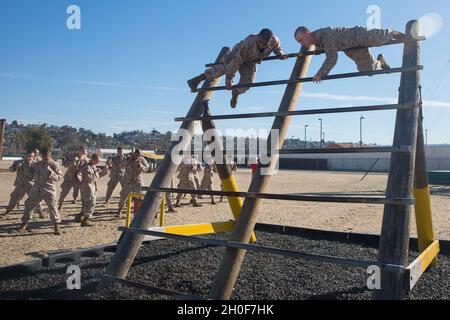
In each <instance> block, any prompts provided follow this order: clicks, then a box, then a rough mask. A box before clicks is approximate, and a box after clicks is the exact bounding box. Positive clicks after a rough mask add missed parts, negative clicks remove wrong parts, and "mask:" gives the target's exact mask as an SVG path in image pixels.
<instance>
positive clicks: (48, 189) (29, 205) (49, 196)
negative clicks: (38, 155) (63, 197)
mask: <svg viewBox="0 0 450 320" xmlns="http://www.w3.org/2000/svg"><path fill="white" fill-rule="evenodd" d="M33 169H34V185H33V187H32V188H31V190H30V193H29V197H28V199H27V200H26V201H25V210H24V213H23V217H22V223H23V224H27V223H28V222H29V221H30V216H31V210H33V208H35V207H36V206H37V205H38V204H39V202H41V201H42V200H44V201H45V203H46V204H47V207H48V211H49V213H50V220H51V221H52V222H53V223H60V222H61V217H60V216H59V213H58V209H57V208H56V187H55V183H56V182H57V181H59V180H61V177H62V171H61V168H60V167H59V164H58V163H57V162H56V161H55V160H50V162H49V163H48V164H47V163H45V162H44V161H39V162H35V163H33Z"/></svg>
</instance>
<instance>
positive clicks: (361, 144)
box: [359, 116, 365, 148]
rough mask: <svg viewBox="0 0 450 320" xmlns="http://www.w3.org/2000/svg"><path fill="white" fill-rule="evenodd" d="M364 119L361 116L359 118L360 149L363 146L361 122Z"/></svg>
mask: <svg viewBox="0 0 450 320" xmlns="http://www.w3.org/2000/svg"><path fill="white" fill-rule="evenodd" d="M364 119H365V118H364V117H363V116H361V117H360V118H359V146H360V147H361V148H362V146H363V138H362V121H363V120H364Z"/></svg>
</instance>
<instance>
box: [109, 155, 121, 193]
mask: <svg viewBox="0 0 450 320" xmlns="http://www.w3.org/2000/svg"><path fill="white" fill-rule="evenodd" d="M124 160H125V156H124V155H118V154H116V155H115V156H114V157H112V158H109V159H108V161H107V162H106V165H107V166H108V167H111V174H110V175H109V181H108V190H107V191H106V202H108V201H109V199H110V198H111V195H112V193H113V191H114V189H115V188H116V186H117V184H118V183H119V182H120V184H121V185H122V179H123V175H124V174H125V168H124V164H125V162H124Z"/></svg>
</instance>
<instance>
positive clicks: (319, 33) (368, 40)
mask: <svg viewBox="0 0 450 320" xmlns="http://www.w3.org/2000/svg"><path fill="white" fill-rule="evenodd" d="M312 34H313V36H314V38H316V40H317V44H316V50H324V51H325V54H326V59H325V62H324V63H323V65H322V67H321V68H320V70H319V71H318V72H317V75H318V76H320V77H321V78H323V77H325V76H327V75H328V73H330V71H331V69H333V67H334V66H335V65H336V62H337V60H338V51H344V53H345V54H346V55H347V56H348V57H349V58H350V59H352V60H353V61H355V63H356V66H357V67H358V71H360V72H362V71H373V70H379V69H380V68H381V64H380V61H378V60H375V59H374V58H373V56H372V54H371V53H370V50H369V48H368V47H369V46H382V45H384V44H386V43H388V42H389V41H391V40H392V39H393V38H394V34H393V30H391V29H372V30H367V28H364V27H353V28H330V27H328V28H323V29H319V30H316V31H314V32H312ZM355 47H358V48H357V49H350V48H355ZM359 47H361V48H359Z"/></svg>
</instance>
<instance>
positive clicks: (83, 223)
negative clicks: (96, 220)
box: [81, 217, 94, 227]
mask: <svg viewBox="0 0 450 320" xmlns="http://www.w3.org/2000/svg"><path fill="white" fill-rule="evenodd" d="M81 226H82V227H93V226H94V224H93V223H92V222H91V221H89V218H88V217H86V218H84V219H83V221H81Z"/></svg>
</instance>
